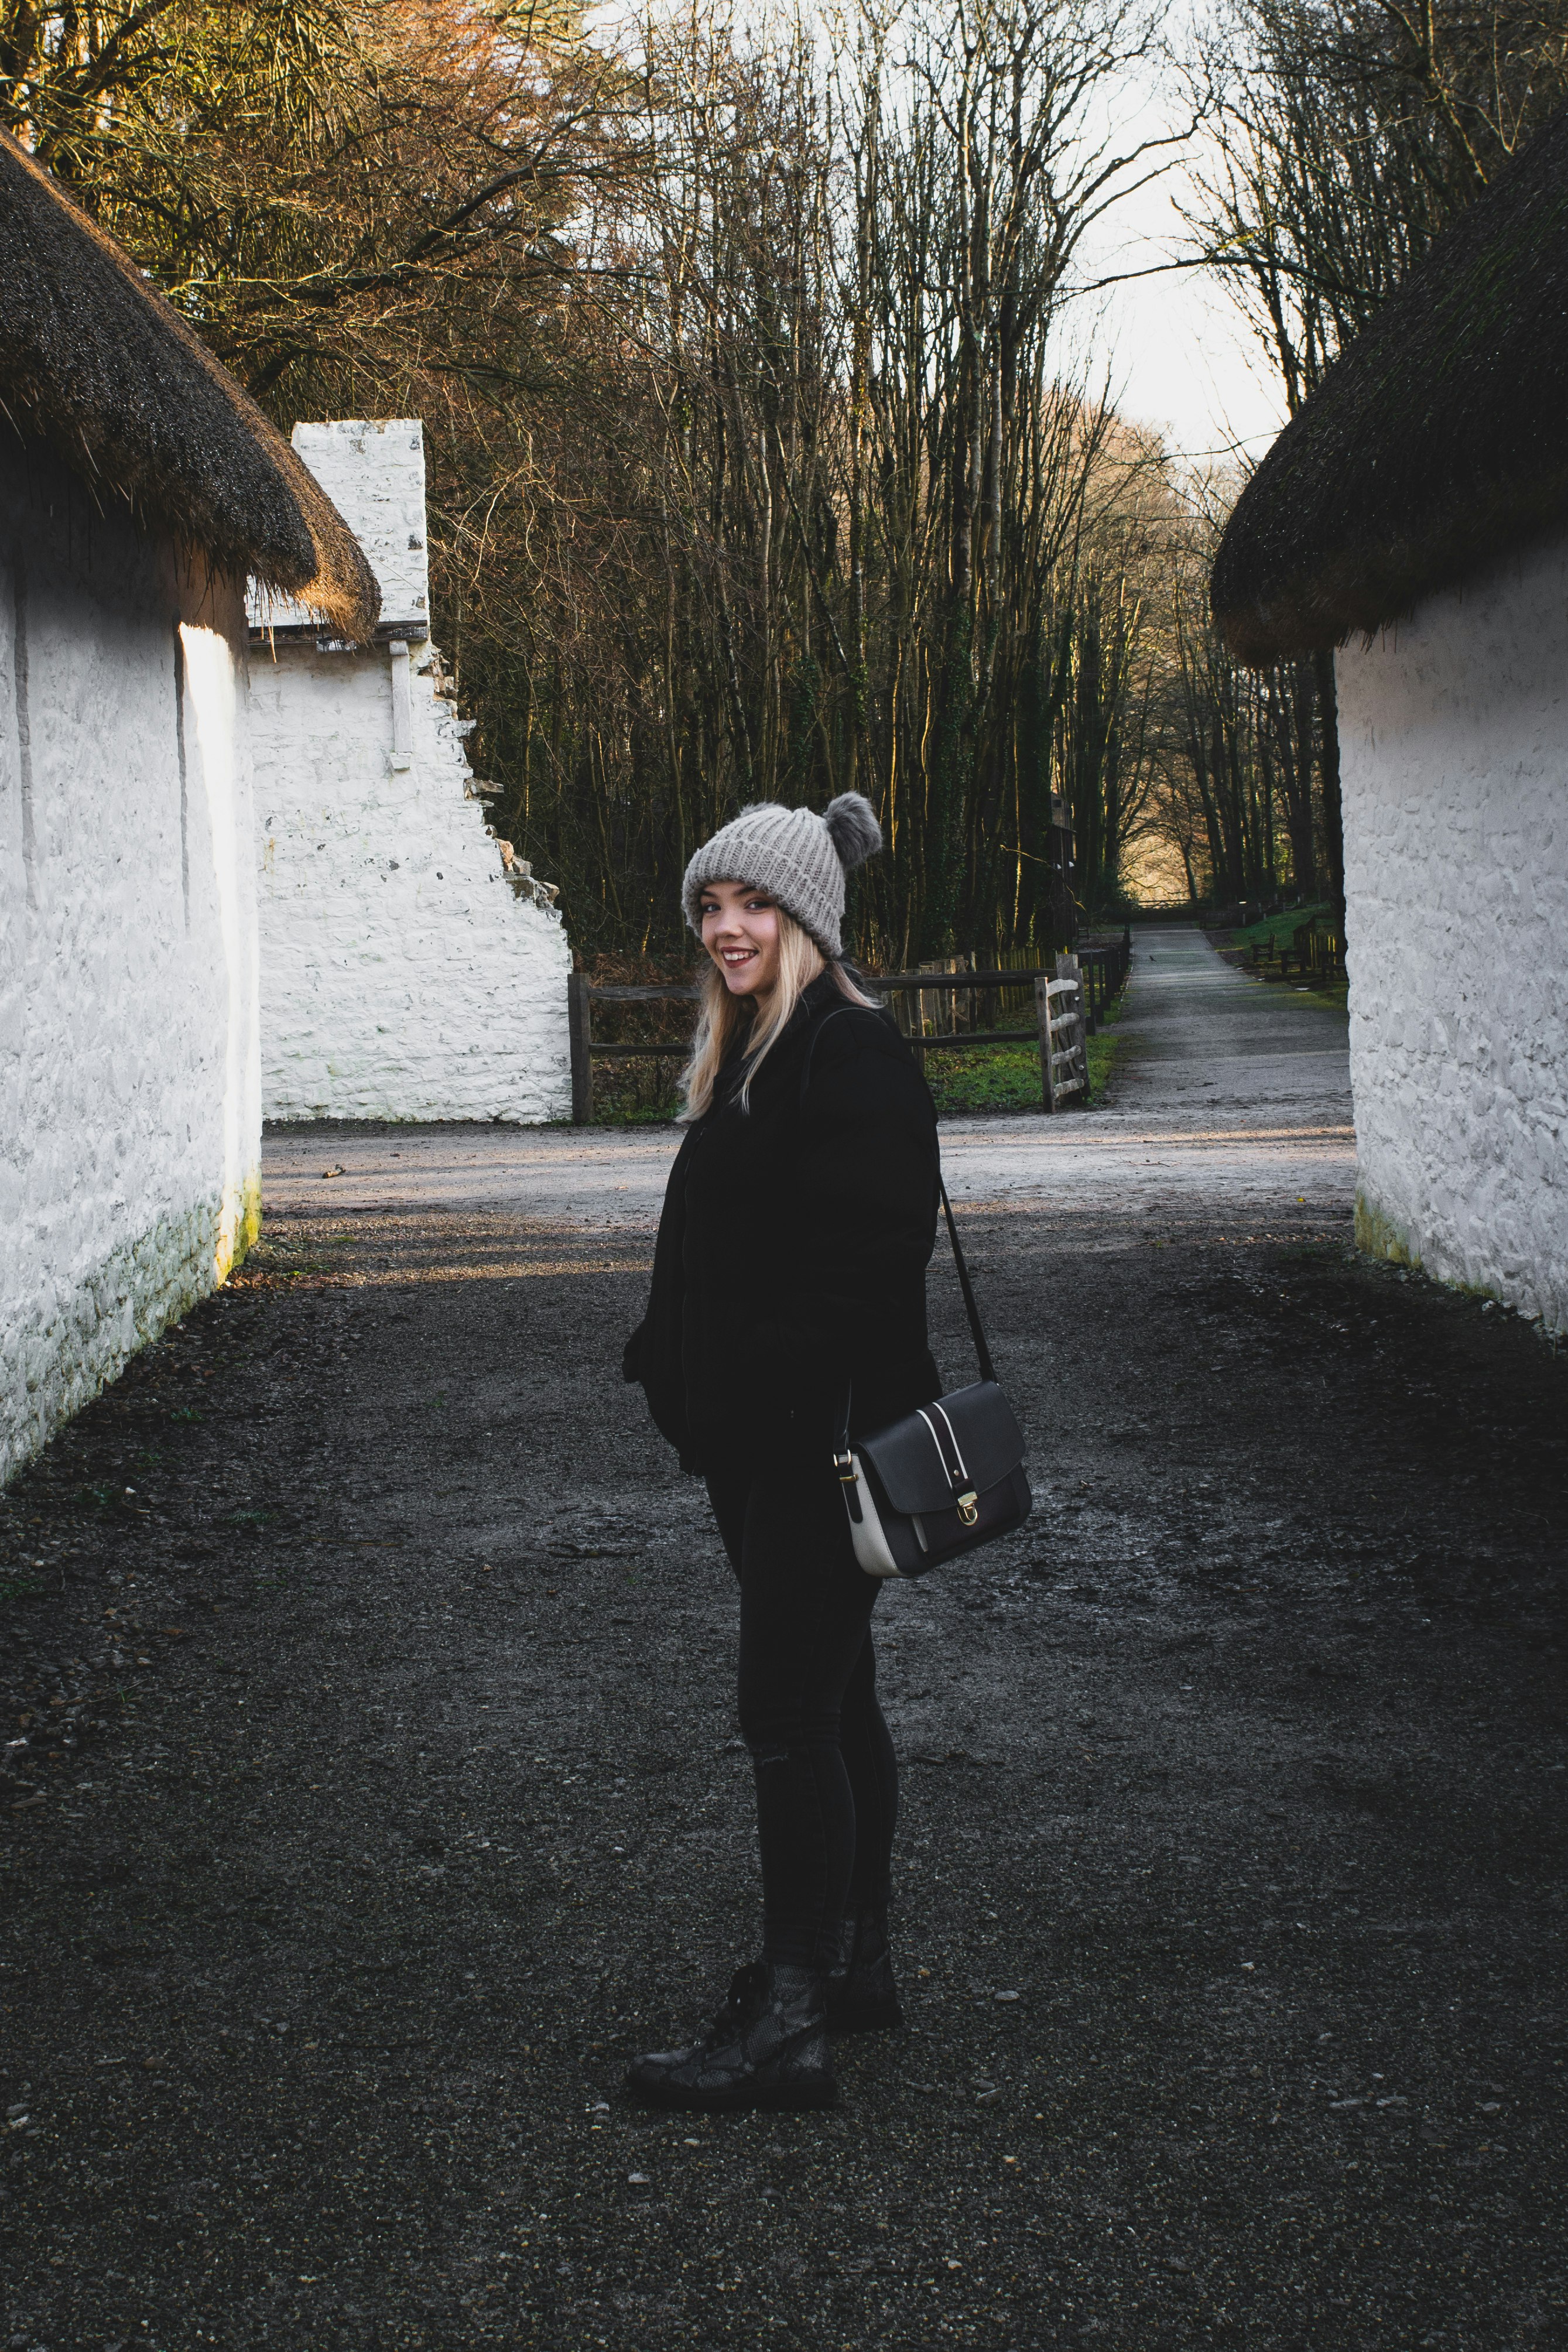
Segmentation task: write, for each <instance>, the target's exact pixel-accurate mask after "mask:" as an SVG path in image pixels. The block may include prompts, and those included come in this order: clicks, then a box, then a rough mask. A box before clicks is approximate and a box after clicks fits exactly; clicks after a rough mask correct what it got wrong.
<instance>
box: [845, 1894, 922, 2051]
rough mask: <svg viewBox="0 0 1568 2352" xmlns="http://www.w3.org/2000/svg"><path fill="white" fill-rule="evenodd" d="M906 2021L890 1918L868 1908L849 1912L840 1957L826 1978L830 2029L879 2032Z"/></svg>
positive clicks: (850, 2031)
mask: <svg viewBox="0 0 1568 2352" xmlns="http://www.w3.org/2000/svg"><path fill="white" fill-rule="evenodd" d="M903 2021H904V2012H903V2011H902V2009H901V2008H900V2006H899V1988H898V1986H897V1985H896V1984H895V1983H894V1981H893V1957H892V1954H891V1953H890V1952H889V1949H888V1929H887V1923H886V1921H885V1920H882V1919H879V1918H876V1917H874V1916H872V1914H871V1913H870V1912H869V1911H861V1912H851V1913H850V1914H849V1915H848V1916H847V1917H846V1919H845V1922H844V1943H843V1948H842V1957H841V1958H840V1961H839V1964H838V1966H837V1968H836V1969H834V1970H833V1972H832V1974H831V1975H830V1976H829V1978H828V1979H827V2031H828V2032H829V2033H879V2032H884V2031H886V2030H887V2029H888V2028H889V2027H891V2026H895V2025H902V2023H903Z"/></svg>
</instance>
